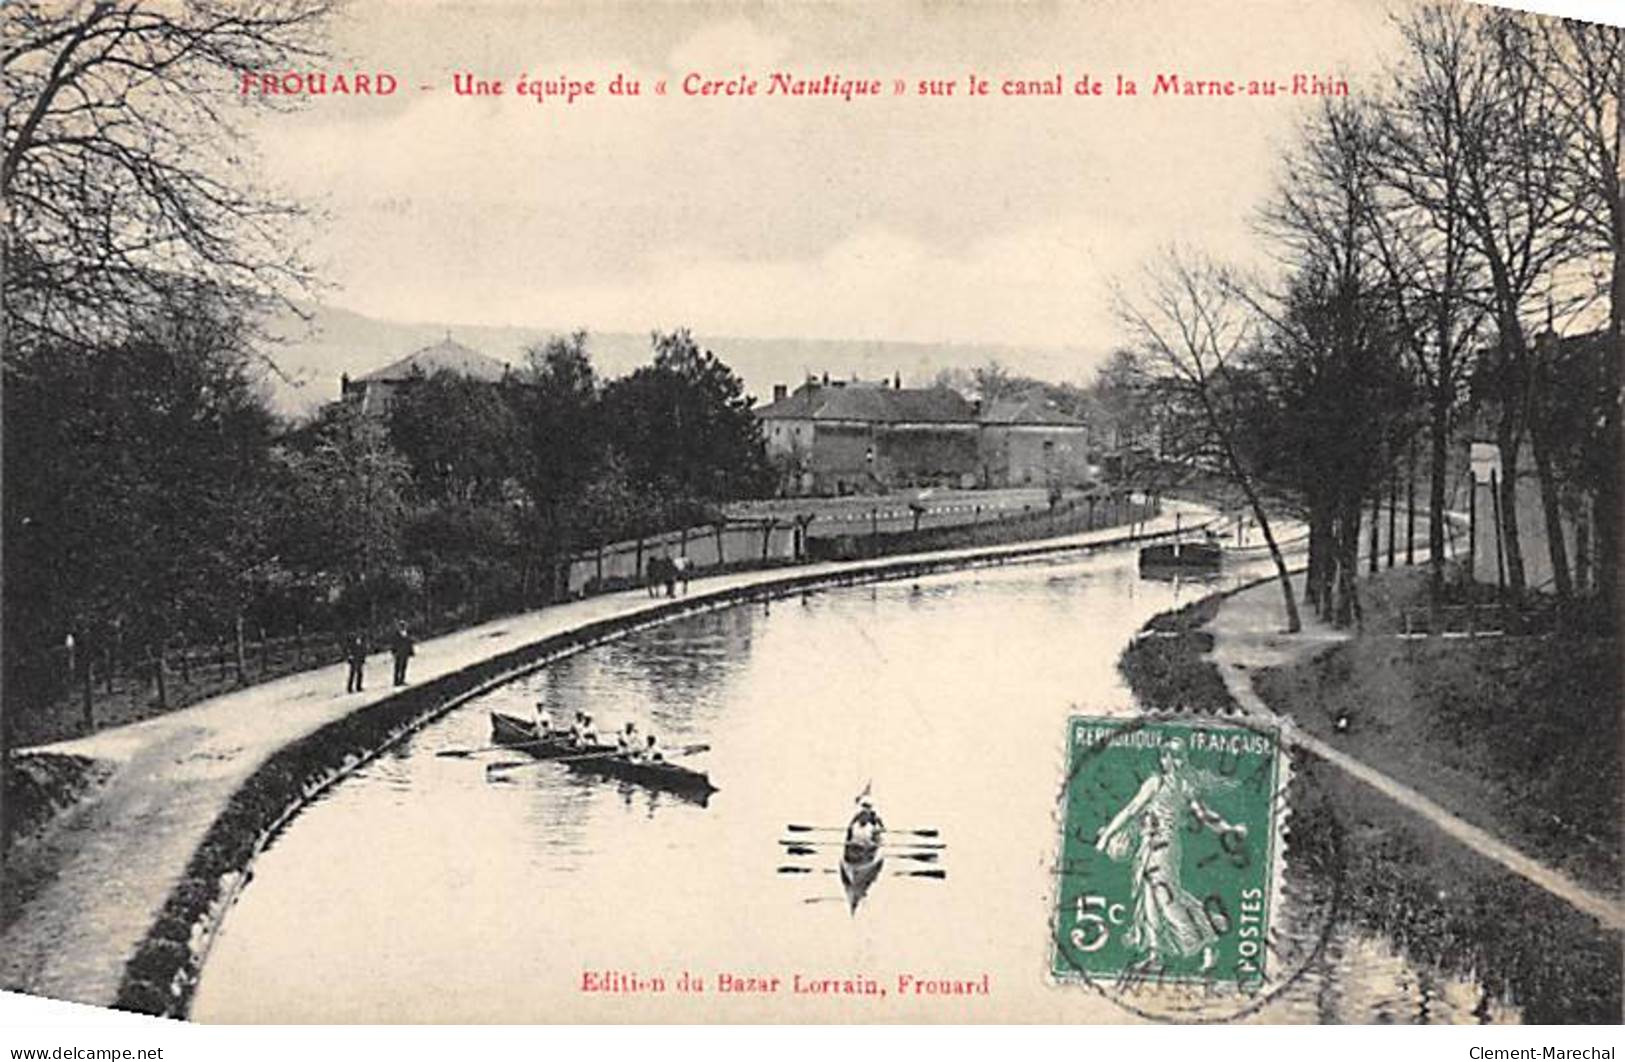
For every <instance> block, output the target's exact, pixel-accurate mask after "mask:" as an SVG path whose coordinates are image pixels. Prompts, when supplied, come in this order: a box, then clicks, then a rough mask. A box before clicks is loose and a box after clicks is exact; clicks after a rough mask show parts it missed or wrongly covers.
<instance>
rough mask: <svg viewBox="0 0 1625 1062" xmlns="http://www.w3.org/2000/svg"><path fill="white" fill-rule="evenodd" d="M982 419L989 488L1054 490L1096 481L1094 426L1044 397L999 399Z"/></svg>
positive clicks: (983, 412) (981, 447)
mask: <svg viewBox="0 0 1625 1062" xmlns="http://www.w3.org/2000/svg"><path fill="white" fill-rule="evenodd" d="M977 419H978V420H979V421H980V423H981V428H982V432H981V438H980V440H979V450H980V453H981V461H982V482H983V484H984V485H985V486H989V487H1027V486H1054V485H1058V484H1076V483H1082V482H1084V481H1085V480H1087V479H1089V478H1090V470H1089V429H1088V427H1087V426H1086V425H1085V424H1084V423H1083V421H1081V420H1079V419H1077V418H1076V417H1073V416H1069V415H1068V414H1066V413H1063V412H1061V411H1060V410H1058V409H1056V408H1055V407H1054V406H1053V405H1051V404H1049V403H1048V402H1046V401H1045V400H1044V399H1043V397H1042V396H1040V395H1036V394H1032V395H1023V396H1018V397H1014V398H999V399H995V400H993V401H992V402H990V403H988V404H987V408H985V409H983V410H981V411H980V412H979V414H978V416H977Z"/></svg>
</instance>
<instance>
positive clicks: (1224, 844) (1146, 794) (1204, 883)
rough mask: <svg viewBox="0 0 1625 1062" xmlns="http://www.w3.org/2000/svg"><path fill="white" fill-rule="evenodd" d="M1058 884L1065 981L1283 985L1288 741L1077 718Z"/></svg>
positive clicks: (1216, 728) (1057, 936)
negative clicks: (1280, 842) (1281, 883)
mask: <svg viewBox="0 0 1625 1062" xmlns="http://www.w3.org/2000/svg"><path fill="white" fill-rule="evenodd" d="M1067 749H1068V751H1067V775H1066V788H1065V791H1064V793H1063V795H1062V799H1063V808H1062V828H1063V834H1062V841H1061V864H1060V871H1061V873H1060V877H1059V886H1058V888H1057V890H1056V903H1057V908H1056V910H1055V922H1054V951H1053V959H1052V973H1053V974H1054V975H1055V976H1056V977H1058V978H1061V979H1086V980H1093V981H1096V982H1112V983H1115V984H1117V985H1119V986H1122V985H1127V984H1137V983H1150V982H1158V983H1185V984H1190V983H1205V984H1207V985H1211V986H1215V987H1217V986H1226V987H1233V989H1234V990H1237V991H1240V992H1242V993H1245V994H1248V995H1253V994H1256V993H1258V992H1260V991H1261V990H1262V989H1263V987H1264V986H1265V985H1266V984H1267V983H1269V981H1270V980H1271V979H1272V975H1273V972H1272V971H1271V970H1270V969H1269V963H1270V940H1271V933H1270V929H1271V926H1270V916H1271V908H1272V905H1273V904H1274V902H1275V899H1276V897H1275V888H1274V883H1275V876H1274V869H1275V868H1274V863H1275V858H1276V854H1277V853H1276V850H1275V849H1276V826H1277V823H1276V816H1277V810H1278V807H1279V801H1278V800H1277V793H1278V792H1279V791H1280V790H1281V787H1282V786H1283V784H1284V781H1283V779H1282V773H1283V771H1282V760H1281V754H1280V742H1279V740H1278V735H1277V734H1276V733H1275V732H1274V731H1273V730H1267V729H1254V728H1250V727H1242V726H1236V725H1230V724H1226V723H1220V722H1217V721H1212V720H1205V719H1202V720H1199V719H1191V718H1180V719H1155V718H1140V719H1110V718H1087V717H1083V716H1074V717H1073V718H1072V719H1071V720H1069V722H1068V730H1067Z"/></svg>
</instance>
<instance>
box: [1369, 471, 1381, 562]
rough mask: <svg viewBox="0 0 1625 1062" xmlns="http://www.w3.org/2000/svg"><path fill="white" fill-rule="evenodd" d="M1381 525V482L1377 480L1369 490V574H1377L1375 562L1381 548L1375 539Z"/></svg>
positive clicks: (1379, 556) (1379, 557)
mask: <svg viewBox="0 0 1625 1062" xmlns="http://www.w3.org/2000/svg"><path fill="white" fill-rule="evenodd" d="M1381 527H1382V484H1381V483H1380V482H1378V483H1377V484H1376V485H1375V489H1373V490H1372V492H1371V536H1370V537H1371V545H1370V546H1369V547H1368V549H1369V550H1370V553H1371V555H1370V557H1368V558H1367V563H1368V564H1369V565H1370V566H1371V574H1372V575H1376V574H1377V562H1378V560H1380V559H1381V557H1382V549H1381V546H1380V544H1379V543H1378V541H1377V536H1378V532H1379V531H1380V529H1381Z"/></svg>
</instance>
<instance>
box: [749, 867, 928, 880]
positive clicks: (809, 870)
mask: <svg viewBox="0 0 1625 1062" xmlns="http://www.w3.org/2000/svg"><path fill="white" fill-rule="evenodd" d="M778 871H779V873H780V874H836V873H839V871H836V870H833V869H831V868H829V867H822V868H820V867H797V866H784V867H779V868H778ZM890 876H891V877H894V878H935V879H937V880H938V881H942V880H944V879H946V878H947V877H948V872H947V871H946V870H942V869H940V868H935V869H932V870H893V871H891V872H890Z"/></svg>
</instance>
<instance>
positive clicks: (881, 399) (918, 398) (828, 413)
mask: <svg viewBox="0 0 1625 1062" xmlns="http://www.w3.org/2000/svg"><path fill="white" fill-rule="evenodd" d="M756 415H757V416H758V417H761V418H763V419H765V420H773V419H778V418H785V419H794V420H859V421H868V422H873V423H887V424H957V423H975V421H976V407H974V406H972V405H971V404H970V403H969V402H967V401H965V398H964V396H962V395H961V394H960V393H959V392H958V391H954V390H950V389H949V388H946V387H929V388H891V387H861V386H860V387H835V386H827V385H818V384H812V383H806V384H802V385H801V386H800V387H798V388H796V390H795V393H794V394H791V395H790V396H788V397H786V398H782V399H780V400H779V401H777V402H774V403H772V404H770V405H766V406H763V407H762V408H760V409H758V410H757V411H756Z"/></svg>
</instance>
